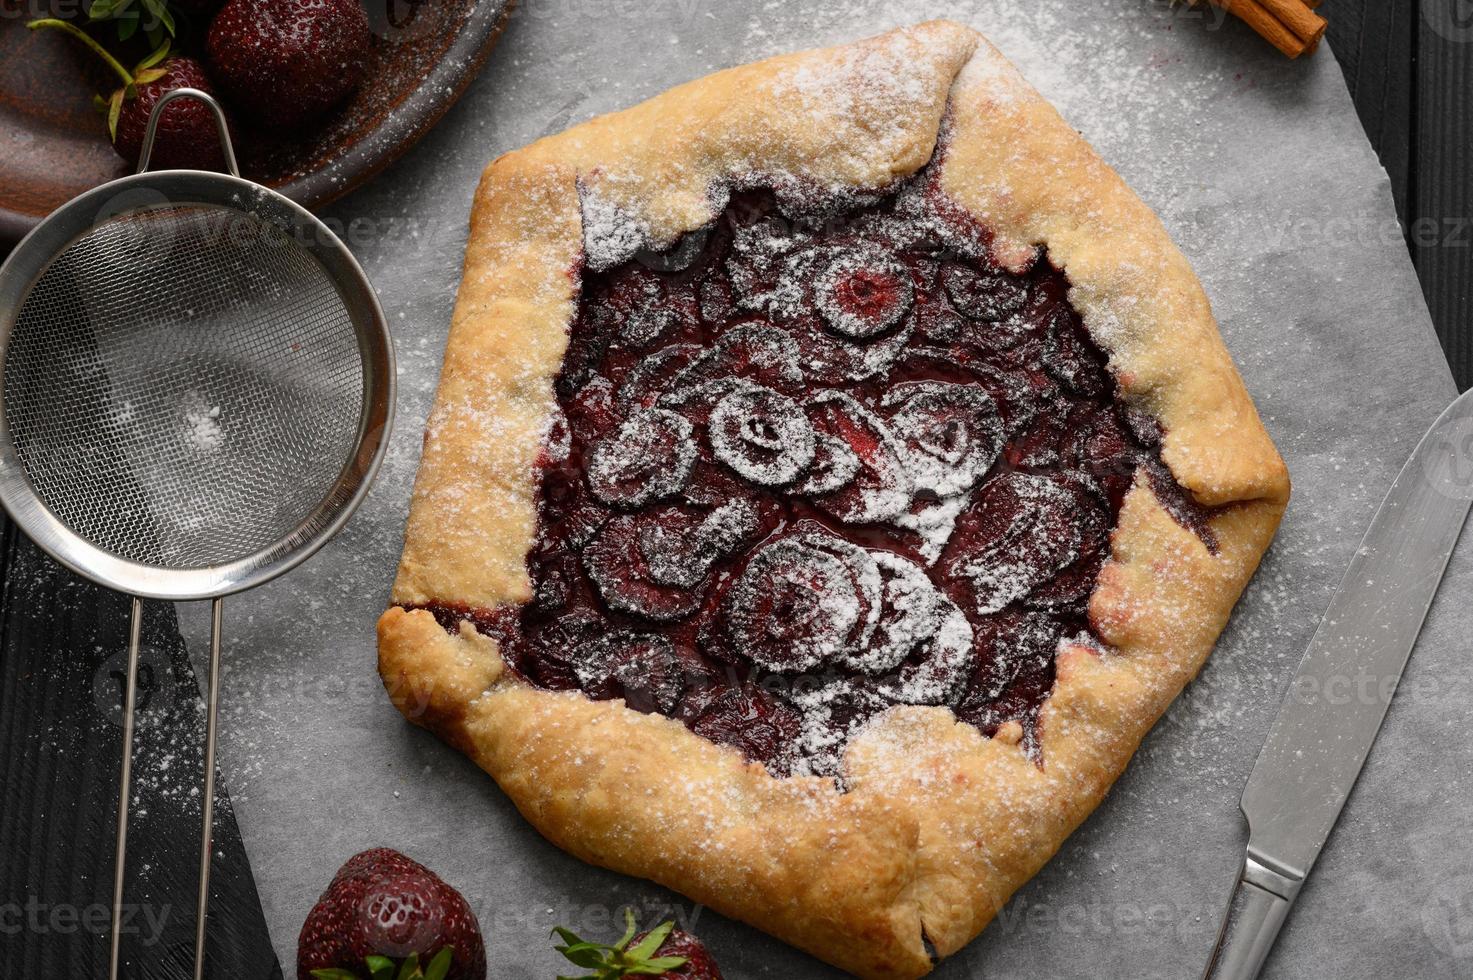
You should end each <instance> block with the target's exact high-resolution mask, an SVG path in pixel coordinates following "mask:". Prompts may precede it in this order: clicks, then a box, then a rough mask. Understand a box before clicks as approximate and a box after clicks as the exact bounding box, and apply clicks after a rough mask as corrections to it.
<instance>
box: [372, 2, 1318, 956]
mask: <svg viewBox="0 0 1473 980" xmlns="http://www.w3.org/2000/svg"><path fill="white" fill-rule="evenodd" d="M1288 489H1289V487H1288V478H1287V475H1286V473H1285V469H1284V466H1283V463H1282V461H1281V460H1280V459H1279V456H1278V454H1277V453H1276V452H1275V450H1274V447H1273V445H1272V443H1271V442H1270V441H1269V438H1268V436H1267V435H1266V434H1265V432H1264V430H1263V427H1262V426H1261V424H1260V423H1259V420H1258V417H1257V415H1256V413H1255V412H1254V409H1253V405H1252V403H1251V402H1250V401H1249V398H1248V396H1247V394H1246V393H1245V391H1244V388H1243V384H1242V382H1241V380H1240V379H1239V377H1238V375H1237V373H1236V371H1235V370H1234V368H1233V365H1232V362H1231V361H1230V359H1229V357H1228V354H1227V352H1226V351H1225V350H1224V348H1223V345H1222V342H1221V340H1220V339H1219V337H1218V333H1217V328H1216V325H1215V324H1214V322H1213V319H1212V313H1211V310H1210V309H1209V307H1208V303H1207V298H1206V296H1205V295H1204V294H1203V292H1202V289H1201V287H1200V286H1199V285H1198V283H1197V280H1196V278H1195V276H1194V275H1193V273H1192V270H1191V268H1190V267H1189V266H1188V264H1187V261H1186V259H1185V258H1183V256H1182V255H1181V254H1180V252H1178V251H1177V249H1176V248H1175V247H1174V246H1173V245H1172V243H1171V242H1170V240H1169V239H1168V238H1167V235H1166V232H1165V231H1164V229H1163V228H1162V226H1161V224H1160V222H1159V221H1158V220H1157V219H1156V217H1155V216H1154V215H1153V214H1152V213H1151V212H1150V211H1149V210H1148V209H1147V208H1146V206H1145V205H1144V204H1142V203H1141V202H1140V201H1139V200H1138V199H1137V198H1136V197H1135V196H1134V195H1133V194H1132V193H1131V192H1130V191H1129V190H1128V189H1127V188H1126V187H1125V185H1124V184H1123V183H1122V182H1121V181H1120V179H1119V178H1118V177H1117V176H1116V175H1115V173H1114V172H1113V171H1111V170H1110V168H1109V167H1107V166H1105V164H1104V163H1102V162H1101V161H1100V160H1099V158H1098V157H1096V156H1095V154H1094V153H1093V152H1092V151H1091V150H1090V148H1089V147H1088V146H1087V145H1086V144H1085V143H1084V142H1083V141H1082V140H1081V139H1080V138H1079V136H1078V135H1077V134H1076V133H1075V132H1074V131H1073V130H1072V129H1070V128H1069V126H1068V125H1067V124H1066V123H1065V122H1064V121H1063V120H1062V119H1060V118H1059V116H1058V115H1057V114H1056V113H1055V112H1054V110H1053V109H1052V108H1051V107H1050V106H1049V105H1048V104H1047V103H1046V102H1045V101H1044V100H1043V99H1042V98H1041V97H1040V96H1039V95H1038V94H1037V93H1036V92H1034V90H1033V89H1032V88H1030V87H1029V86H1028V85H1027V84H1026V83H1025V82H1024V81H1023V80H1022V78H1021V77H1020V76H1019V75H1018V74H1017V72H1016V71H1015V70H1014V69H1013V68H1012V67H1011V66H1010V65H1009V64H1008V63H1007V61H1006V60H1005V59H1004V58H1003V57H1002V56H1001V55H1000V54H998V52H997V51H996V50H995V49H994V48H992V46H991V45H989V44H988V43H987V41H986V40H984V39H983V38H982V37H981V36H979V35H978V34H976V33H975V32H973V31H971V30H968V29H966V28H963V27H960V26H958V25H956V24H951V23H946V22H932V23H927V24H922V25H920V26H917V27H914V28H910V29H907V30H900V31H895V32H893V33H890V34H886V35H883V36H881V37H877V38H873V39H870V40H866V41H860V42H857V43H854V44H850V45H846V46H843V47H838V48H832V49H828V50H822V51H813V52H807V53H802V54H796V55H790V56H786V57H780V58H773V59H771V60H768V61H763V62H759V63H757V64H753V65H748V66H745V67H741V68H735V69H732V70H729V71H724V72H719V73H717V74H715V75H711V76H710V77H708V78H704V79H701V80H699V81H696V82H692V83H690V84H687V85H683V86H681V87H679V88H676V89H673V90H671V91H669V92H667V93H665V94H664V95H661V96H659V97H657V98H655V99H652V100H650V101H649V102H646V103H644V104H643V105H639V106H636V107H634V108H632V109H629V110H627V111H624V112H619V113H615V114H613V115H609V116H604V117H602V118H598V119H594V120H592V121H590V122H588V123H585V124H583V125H581V126H578V127H576V128H574V129H572V130H569V131H568V132H566V133H563V134H562V135H560V136H555V137H552V138H549V139H544V140H540V141H539V142H537V143H534V144H533V145H531V146H529V147H527V148H525V149H522V150H518V151H516V152H514V153H509V154H507V155H506V156H503V157H501V158H500V159H498V160H497V161H496V162H494V163H493V164H492V165H491V166H490V168H489V169H488V170H487V171H486V174H485V177H484V179H483V180H482V182H481V187H480V190H479V192H478V194H477V196H476V201H475V210H474V213H473V216H472V221H471V233H470V242H469V245H468V247H467V252H466V261H465V273H464V279H463V281H462V284H461V288H460V296H459V300H458V303H457V306H456V310H455V317H454V322H453V324H452V327H451V333H450V339H449V346H448V348H447V350H446V354H445V364H444V371H443V375H442V377H441V381H440V388H439V394H438V398H437V401H436V405H435V409H434V412H433V414H432V416H431V418H430V422H429V427H428V432H427V434H426V438H425V448H424V458H423V462H422V463H421V465H420V471H419V478H418V482H417V483H416V486H415V492H414V499H413V504H412V507H411V510H410V516H409V525H408V531H407V535H406V542H405V548H404V557H403V562H402V564H401V566H400V569H399V575H398V579H397V581H396V582H395V584H394V590H393V603H394V605H393V606H392V608H390V609H389V610H388V611H387V612H386V613H384V615H383V618H382V619H381V620H380V621H379V658H380V659H379V666H380V672H381V674H382V676H383V679H384V683H385V684H386V686H387V687H388V689H389V691H390V693H391V695H392V696H393V698H394V701H395V703H396V704H397V705H398V706H399V707H400V709H401V710H402V711H403V712H404V713H405V715H406V716H407V717H409V718H410V719H411V720H413V721H414V722H416V723H418V724H421V725H424V726H426V727H428V728H430V729H431V730H433V731H435V732H437V733H438V734H439V735H440V736H441V737H442V738H444V739H445V740H446V741H448V742H449V743H451V744H452V745H454V746H456V747H457V748H459V749H461V750H462V751H464V752H466V753H467V754H468V755H470V756H471V757H472V758H473V759H475V761H476V762H477V763H479V764H480V765H481V766H482V767H484V768H485V769H486V770H487V771H488V772H489V773H491V775H492V776H494V777H495V778H496V781H497V782H498V783H500V785H501V787H502V788H503V789H504V790H505V791H506V793H507V794H508V795H509V796H510V797H511V798H512V800H513V801H515V803H516V805H517V807H518V808H519V809H520V810H521V812H522V813H523V814H525V815H526V817H527V819H528V820H530V821H531V822H532V823H533V824H534V825H535V826H536V827H537V828H538V829H539V830H540V831H541V832H542V833H543V834H544V835H546V836H547V837H548V838H549V839H550V840H552V841H553V842H554V843H556V844H558V845H559V846H561V847H563V848H565V849H566V850H568V851H570V852H572V853H573V854H575V855H577V856H579V857H581V858H583V859H585V860H587V861H591V862H594V863H596V864H600V865H604V866H606V867H609V868H614V869H617V870H619V871H623V872H627V873H629V874H633V875H640V876H643V877H646V878H650V879H653V880H655V881H658V882H660V883H662V884H665V885H668V886H669V887H671V888H674V889H676V890H678V891H680V892H683V893H684V894H686V895H687V896H689V897H690V898H692V899H694V900H695V901H698V902H703V903H705V904H707V905H710V906H712V907H713V908H716V909H718V910H720V911H721V912H723V913H725V914H727V915H730V916H734V917H736V918H739V919H743V920H745V921H747V922H749V923H752V924H753V925H755V926H758V927H759V928H762V929H765V930H767V931H769V932H771V933H773V934H774V935H777V936H779V937H781V938H782V939H785V940H787V941H788V942H791V943H793V944H795V945H797V946H800V947H802V948H804V949H806V950H809V951H811V952H812V953H813V954H814V955H816V956H819V957H821V958H823V959H825V960H828V961H829V962H831V963H834V964H836V965H838V966H840V967H843V968H845V969H848V970H851V971H853V972H854V973H857V974H860V975H861V976H865V977H916V976H919V975H921V974H924V973H926V972H927V971H928V970H929V969H930V968H931V966H932V964H933V960H934V958H935V957H938V956H946V955H947V954H950V953H953V952H955V951H956V950H957V949H959V948H960V947H961V946H963V945H964V944H965V943H966V942H968V941H969V940H970V939H971V938H972V937H974V936H976V935H977V933H978V932H979V931H980V930H981V929H982V928H983V926H985V925H986V924H987V922H988V921H989V920H990V919H991V918H992V917H993V915H994V914H995V913H996V912H997V911H998V909H999V907H1000V906H1001V905H1002V904H1003V903H1004V902H1005V901H1006V900H1007V899H1008V897H1009V896H1010V895H1011V894H1012V893H1013V891H1014V890H1015V889H1016V888H1017V887H1018V886H1019V885H1020V884H1022V883H1023V882H1024V881H1025V880H1027V878H1028V877H1029V876H1030V875H1032V874H1033V873H1034V872H1035V871H1036V870H1037V869H1038V868H1039V867H1040V866H1041V865H1042V864H1043V863H1044V861H1046V860H1047V859H1048V858H1049V856H1050V855H1052V854H1053V853H1054V851H1055V850H1056V849H1057V848H1058V847H1059V845H1060V843H1061V842H1062V841H1063V839H1064V838H1065V836H1066V835H1068V834H1069V832H1070V831H1071V830H1073V829H1074V827H1075V826H1077V825H1078V824H1079V822H1080V821H1081V820H1083V818H1084V817H1085V816H1086V815H1087V814H1088V813H1089V812H1090V810H1092V809H1093V808H1094V807H1095V805H1096V804H1097V803H1098V802H1099V801H1100V798H1101V797H1102V796H1103V795H1104V793H1105V791H1106V790H1107V788H1108V787H1109V786H1110V783H1111V782H1112V781H1113V780H1114V779H1115V777H1116V776H1117V775H1119V773H1120V772H1121V770H1122V769H1123V768H1124V766H1125V764H1126V762H1127V761H1128V760H1129V758H1130V756H1131V753H1132V752H1133V751H1134V750H1135V748H1136V746H1137V745H1138V743H1139V742H1140V740H1141V737H1142V736H1143V735H1144V734H1145V732H1146V731H1147V729H1149V728H1150V727H1151V725H1152V724H1153V723H1154V722H1155V720H1156V719H1157V718H1158V717H1159V716H1160V715H1161V713H1162V712H1163V711H1164V710H1165V708H1166V706H1167V705H1168V704H1169V703H1170V701H1171V699H1172V698H1173V697H1174V696H1175V695H1176V694H1177V692H1178V691H1180V690H1181V688H1182V686H1183V685H1184V684H1185V683H1186V682H1187V681H1188V680H1189V679H1190V678H1191V677H1192V676H1193V675H1194V674H1195V673H1196V671H1197V670H1198V669H1199V668H1200V667H1201V666H1202V663H1203V661H1204V659H1205V658H1206V657H1207V654H1208V653H1209V651H1210V650H1211V648H1212V645H1213V643H1214V641H1215V640H1216V638H1217V635H1218V633H1219V632H1220V631H1221V629H1222V627H1223V625H1224V623H1225V622H1226V620H1227V618H1228V614H1229V612H1230V611H1231V609H1232V607H1233V604H1234V602H1236V600H1237V598H1238V595H1239V593H1240V592H1241V590H1242V588H1243V586H1244V584H1245V583H1246V582H1247V580H1248V578H1249V576H1250V575H1251V574H1252V573H1253V570H1254V568H1255V567H1256V566H1257V564H1258V561H1259V558H1260V556H1261V555H1262V553H1263V551H1264V549H1265V548H1266V547H1267V546H1268V543H1269V540H1270V538H1271V537H1272V536H1273V533H1274V529H1275V527H1276V526H1277V524H1278V521H1279V517H1280V515H1281V514H1282V512H1283V509H1284V506H1285V502H1286V500H1287V497H1288Z"/></svg>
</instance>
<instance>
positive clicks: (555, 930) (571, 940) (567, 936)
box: [552, 926, 583, 952]
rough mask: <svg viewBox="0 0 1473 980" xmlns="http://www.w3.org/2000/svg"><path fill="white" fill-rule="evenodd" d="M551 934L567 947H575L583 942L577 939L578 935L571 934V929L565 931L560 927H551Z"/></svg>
mask: <svg viewBox="0 0 1473 980" xmlns="http://www.w3.org/2000/svg"><path fill="white" fill-rule="evenodd" d="M552 934H553V935H554V936H557V937H558V938H559V939H561V940H562V941H563V942H565V943H567V944H568V945H569V946H574V945H576V944H578V943H581V942H582V941H583V940H581V939H579V938H578V934H577V933H575V932H573V930H571V929H565V928H563V927H562V926H553V927H552ZM559 952H561V951H559Z"/></svg>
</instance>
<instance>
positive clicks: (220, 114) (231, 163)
mask: <svg viewBox="0 0 1473 980" xmlns="http://www.w3.org/2000/svg"><path fill="white" fill-rule="evenodd" d="M175 99H194V100H195V101H196V102H203V103H204V104H205V106H206V108H208V109H209V110H210V114H211V115H212V116H214V117H215V131H216V132H217V133H219V134H220V149H221V151H222V152H223V153H224V154H225V169H226V170H228V171H230V176H232V177H239V176H240V164H238V163H236V161H235V144H233V143H232V142H231V141H230V124H229V123H227V122H226V121H225V110H224V109H222V108H220V103H218V102H216V101H215V97H214V96H212V95H210V94H209V93H208V92H201V91H200V90H199V89H197V88H176V89H173V90H172V91H169V92H165V93H164V94H163V95H162V96H160V97H159V100H158V101H157V102H155V103H154V104H153V111H152V112H150V113H149V114H148V128H147V129H145V130H144V131H143V149H142V150H141V151H140V152H139V154H138V172H139V173H144V172H145V171H147V170H148V164H149V162H150V161H151V160H152V159H153V142H154V137H156V136H157V135H158V131H159V119H160V118H161V117H162V116H163V112H164V106H166V105H168V104H169V103H170V102H173V101H174V100H175Z"/></svg>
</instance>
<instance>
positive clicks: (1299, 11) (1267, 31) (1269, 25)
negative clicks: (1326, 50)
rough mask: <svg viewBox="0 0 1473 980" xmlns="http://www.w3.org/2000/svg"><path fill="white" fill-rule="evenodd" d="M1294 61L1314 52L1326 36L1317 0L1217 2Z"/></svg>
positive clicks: (1227, 0) (1323, 20) (1217, 0)
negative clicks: (1314, 7)
mask: <svg viewBox="0 0 1473 980" xmlns="http://www.w3.org/2000/svg"><path fill="white" fill-rule="evenodd" d="M1213 2H1214V3H1216V4H1217V5H1218V6H1220V7H1222V8H1223V9H1224V10H1227V11H1228V12H1229V13H1232V14H1234V15H1236V16H1238V17H1241V18H1242V19H1243V20H1244V21H1245V22H1246V23H1247V24H1248V26H1249V27H1252V28H1253V29H1254V30H1255V31H1257V32H1258V33H1259V34H1260V35H1262V36H1263V37H1264V38H1266V39H1267V40H1268V41H1269V42H1270V43H1271V44H1273V46H1274V47H1276V48H1278V49H1279V50H1280V51H1282V52H1283V53H1284V54H1286V55H1288V56H1289V57H1290V58H1297V57H1299V56H1300V55H1301V54H1305V53H1310V52H1313V51H1314V49H1315V48H1317V47H1319V43H1320V38H1322V37H1324V36H1325V27H1326V26H1327V25H1326V22H1325V19H1324V18H1323V17H1321V16H1320V15H1319V14H1317V13H1315V12H1314V10H1313V9H1312V5H1313V6H1318V2H1317V0H1213Z"/></svg>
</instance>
